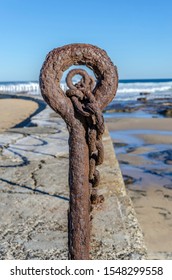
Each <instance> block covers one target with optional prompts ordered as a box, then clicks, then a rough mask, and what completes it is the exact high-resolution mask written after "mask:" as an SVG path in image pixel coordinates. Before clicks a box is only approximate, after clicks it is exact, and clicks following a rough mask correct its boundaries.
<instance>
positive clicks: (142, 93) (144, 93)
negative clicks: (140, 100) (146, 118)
mask: <svg viewBox="0 0 172 280" xmlns="http://www.w3.org/2000/svg"><path fill="white" fill-rule="evenodd" d="M149 94H150V92H147V91H145V92H140V95H149Z"/></svg>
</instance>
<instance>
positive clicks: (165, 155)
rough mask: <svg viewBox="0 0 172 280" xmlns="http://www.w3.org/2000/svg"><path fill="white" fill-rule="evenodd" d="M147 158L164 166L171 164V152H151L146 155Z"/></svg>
mask: <svg viewBox="0 0 172 280" xmlns="http://www.w3.org/2000/svg"><path fill="white" fill-rule="evenodd" d="M148 157H149V158H152V159H156V160H159V161H163V162H164V163H165V164H171V163H172V150H164V151H160V152H152V153H149V154H148Z"/></svg>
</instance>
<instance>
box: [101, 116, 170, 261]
mask: <svg viewBox="0 0 172 280" xmlns="http://www.w3.org/2000/svg"><path fill="white" fill-rule="evenodd" d="M106 123H107V125H108V128H109V130H110V131H111V136H112V138H113V142H114V147H115V152H116V154H117V158H118V160H119V163H120V167H121V170H122V173H123V176H124V179H125V184H126V188H127V191H128V192H129V195H130V197H131V199H132V201H133V204H134V207H135V210H136V214H137V217H138V220H139V223H140V225H141V228H142V230H143V233H144V237H145V242H146V245H147V248H148V256H149V259H172V238H171V233H172V119H171V118H163V119H159V118H155V119H154V118H152V119H141V118H137V119H134V118H131V119H130V118H129V119H128V118H123V119H114V118H111V119H106Z"/></svg>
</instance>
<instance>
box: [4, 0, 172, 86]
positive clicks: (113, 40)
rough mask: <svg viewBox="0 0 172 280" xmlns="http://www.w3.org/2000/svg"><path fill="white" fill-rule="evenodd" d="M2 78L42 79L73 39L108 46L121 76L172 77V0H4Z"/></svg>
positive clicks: (108, 50)
mask: <svg viewBox="0 0 172 280" xmlns="http://www.w3.org/2000/svg"><path fill="white" fill-rule="evenodd" d="M0 36H1V40H0V81H22V80H27V81H28V80H38V77H39V71H40V68H41V66H42V63H43V61H44V59H45V56H46V54H47V53H48V52H49V51H50V50H52V49H53V48H56V47H60V46H62V45H66V44H69V43H89V44H93V45H97V46H98V47H100V48H102V49H105V50H106V52H107V53H108V55H109V56H110V58H111V60H112V61H113V63H114V64H115V65H117V67H118V72H119V77H120V79H132V78H133V79H134V78H172V1H171V0H163V1H162V0H118V1H116V0H106V1H104V0H101V1H100V0H85V1H84V0H71V1H70V0H28V1H27V0H1V1H0Z"/></svg>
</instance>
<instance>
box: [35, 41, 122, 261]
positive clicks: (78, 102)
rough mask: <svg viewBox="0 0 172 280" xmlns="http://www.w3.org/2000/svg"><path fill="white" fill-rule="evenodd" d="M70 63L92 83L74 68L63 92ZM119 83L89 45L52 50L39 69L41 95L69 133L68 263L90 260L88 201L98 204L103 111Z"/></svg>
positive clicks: (100, 52) (110, 65)
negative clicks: (63, 75) (92, 73)
mask: <svg viewBox="0 0 172 280" xmlns="http://www.w3.org/2000/svg"><path fill="white" fill-rule="evenodd" d="M72 65H86V66H87V67H89V68H90V69H92V70H93V71H94V74H95V77H96V83H95V81H94V79H93V78H92V77H91V76H89V75H88V73H87V72H86V71H85V70H83V69H74V70H71V71H70V72H69V73H68V75H67V78H66V83H67V86H68V90H67V91H66V92H63V90H62V89H61V87H60V81H61V78H62V74H63V72H64V71H65V70H67V69H68V68H69V67H70V66H72ZM78 74H79V75H80V76H81V77H82V79H81V80H80V81H79V82H78V83H76V84H73V81H72V78H73V77H74V76H75V75H78ZM117 85H118V75H117V69H116V67H115V66H114V65H113V63H112V62H111V60H110V58H109V57H108V56H107V54H106V52H105V51H103V50H101V49H100V48H98V47H96V46H92V45H88V44H71V45H66V46H63V47H61V48H57V49H54V50H52V51H51V52H50V53H49V54H48V56H47V57H46V60H45V62H44V64H43V66H42V69H41V73H40V89H41V93H42V96H43V98H44V100H45V101H46V102H47V103H48V104H49V105H50V107H51V108H52V109H53V110H54V111H55V112H57V113H59V114H60V115H61V117H62V118H63V119H64V120H65V122H66V124H67V128H68V130H69V188H70V204H69V213H68V231H69V233H68V246H69V259H78V260H84V259H89V247H90V244H89V240H90V203H91V202H90V201H92V202H93V203H94V202H95V200H96V199H95V198H96V187H97V185H98V183H99V172H98V171H97V170H96V166H97V165H99V164H101V163H102V162H103V145H102V135H103V132H104V121H103V117H102V109H103V108H105V107H106V106H107V104H108V103H109V102H110V101H112V99H113V98H114V96H115V93H116V90H117Z"/></svg>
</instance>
